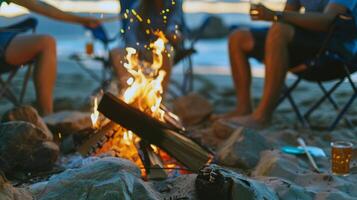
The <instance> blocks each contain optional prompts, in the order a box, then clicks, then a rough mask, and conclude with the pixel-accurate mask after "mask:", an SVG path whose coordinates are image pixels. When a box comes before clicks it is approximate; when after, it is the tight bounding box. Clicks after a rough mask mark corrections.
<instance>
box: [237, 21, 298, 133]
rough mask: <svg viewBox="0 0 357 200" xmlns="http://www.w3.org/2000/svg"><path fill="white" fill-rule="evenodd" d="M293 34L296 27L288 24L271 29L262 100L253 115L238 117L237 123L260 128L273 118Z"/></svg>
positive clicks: (277, 24)
mask: <svg viewBox="0 0 357 200" xmlns="http://www.w3.org/2000/svg"><path fill="white" fill-rule="evenodd" d="M293 36H294V28H293V27H292V26H290V25H287V24H283V23H276V24H273V26H272V27H271V29H270V30H269V33H268V37H267V41H266V49H265V66H266V72H265V83H264V92H263V96H262V99H261V102H260V104H259V106H258V108H257V110H256V111H255V112H254V113H253V114H252V115H250V116H247V117H241V118H237V119H236V120H235V121H236V122H237V123H239V124H241V125H243V126H247V127H252V128H259V127H262V126H264V125H266V124H267V123H268V122H269V121H270V120H271V117H272V113H273V111H274V109H275V107H276V103H277V101H278V99H279V96H280V94H281V90H282V87H283V84H284V80H285V77H286V74H287V71H288V64H289V54H288V45H289V43H290V41H291V40H292V38H293Z"/></svg>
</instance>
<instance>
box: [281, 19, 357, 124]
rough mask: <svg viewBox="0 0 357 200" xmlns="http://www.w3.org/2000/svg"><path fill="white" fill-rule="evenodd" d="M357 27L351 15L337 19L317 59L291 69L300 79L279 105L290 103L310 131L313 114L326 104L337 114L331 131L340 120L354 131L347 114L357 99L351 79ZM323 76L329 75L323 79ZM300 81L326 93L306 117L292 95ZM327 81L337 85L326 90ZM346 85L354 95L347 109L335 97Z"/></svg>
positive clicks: (356, 63)
mask: <svg viewBox="0 0 357 200" xmlns="http://www.w3.org/2000/svg"><path fill="white" fill-rule="evenodd" d="M354 23H355V22H354V19H353V17H351V16H349V15H339V16H337V17H336V19H335V21H334V23H333V24H332V26H331V27H330V30H329V33H328V36H327V37H326V39H325V41H324V43H323V45H322V48H321V49H320V50H319V52H318V53H317V55H316V57H315V58H313V59H311V60H309V61H307V62H306V63H304V64H303V65H299V66H297V67H294V68H292V69H291V72H292V73H293V74H294V75H296V76H297V79H296V80H295V81H294V82H293V83H292V84H291V85H290V86H285V89H284V91H283V94H282V96H281V98H280V100H279V102H278V104H277V105H279V104H280V103H282V102H283V101H284V100H285V99H288V101H289V103H290V104H291V106H292V108H293V110H294V112H295V113H296V115H297V118H298V120H299V121H300V122H301V124H302V125H303V126H304V127H305V128H309V127H310V124H309V122H308V119H309V117H310V116H311V114H312V113H313V112H314V111H315V110H316V109H317V108H318V107H319V106H320V105H321V104H322V103H323V102H324V101H326V100H328V102H329V103H331V104H332V106H333V108H334V109H335V110H336V112H337V116H336V118H335V120H334V121H333V122H332V124H331V125H330V126H329V130H333V129H335V127H336V126H337V125H338V123H339V122H340V121H341V119H344V120H345V122H346V123H347V125H348V126H350V127H353V125H352V123H351V121H350V120H349V119H348V118H347V117H346V116H345V114H346V112H347V111H348V109H349V108H350V106H351V104H352V103H353V101H354V100H355V99H356V97H357V87H356V85H355V83H354V82H353V80H352V78H351V74H352V73H354V72H356V71H357V59H356V56H357V54H356V53H357V50H356V48H357V45H356V44H357V42H356V41H357V30H356V28H355V24H354ZM339 66H340V67H339ZM326 70H327V72H328V71H330V70H331V73H326ZM322 72H324V73H323V74H326V75H323V76H322V75H321V74H322ZM301 80H305V81H309V82H314V83H317V85H318V86H319V88H320V89H321V90H322V92H323V96H322V97H321V98H320V99H318V100H317V101H316V103H315V104H314V105H313V106H312V107H311V108H310V109H308V110H307V112H306V113H304V114H302V113H301V112H300V110H299V108H298V106H297V105H296V102H295V101H294V99H293V97H292V95H291V94H292V92H293V90H294V89H295V88H296V87H297V86H298V84H299V83H300V82H301ZM328 81H335V83H334V85H333V86H332V87H331V88H329V89H327V88H326V87H325V86H324V83H325V82H328ZM346 81H347V83H348V84H349V85H350V86H351V88H352V92H353V93H352V95H351V97H350V99H349V100H348V102H347V103H346V105H344V106H343V107H340V106H339V105H338V104H337V103H336V101H335V100H334V98H333V96H332V94H333V92H334V91H336V89H337V88H338V87H339V86H340V85H341V84H342V83H344V82H346Z"/></svg>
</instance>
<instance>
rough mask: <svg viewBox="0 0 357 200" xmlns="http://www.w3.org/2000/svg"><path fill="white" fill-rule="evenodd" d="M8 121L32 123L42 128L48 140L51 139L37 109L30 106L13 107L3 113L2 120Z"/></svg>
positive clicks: (51, 136) (50, 133) (49, 132)
mask: <svg viewBox="0 0 357 200" xmlns="http://www.w3.org/2000/svg"><path fill="white" fill-rule="evenodd" d="M9 121H25V122H29V123H32V124H34V125H35V126H37V127H38V128H40V129H42V130H43V131H44V133H46V134H47V136H48V138H49V139H50V140H53V134H52V132H51V131H50V130H49V129H48V127H47V125H46V124H45V122H44V121H43V119H42V118H41V117H40V115H39V114H38V112H37V110H36V109H35V108H33V107H31V106H19V107H15V108H13V109H11V110H9V111H8V112H6V113H5V114H4V116H3V117H2V122H9Z"/></svg>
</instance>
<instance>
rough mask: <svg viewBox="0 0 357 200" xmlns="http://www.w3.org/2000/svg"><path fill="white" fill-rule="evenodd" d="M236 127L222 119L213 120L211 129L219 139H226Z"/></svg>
mask: <svg viewBox="0 0 357 200" xmlns="http://www.w3.org/2000/svg"><path fill="white" fill-rule="evenodd" d="M236 128H237V127H235V126H233V125H231V124H229V123H227V122H225V121H223V120H216V121H215V122H213V125H212V129H213V133H214V134H215V136H217V137H218V138H220V139H227V138H228V137H229V136H231V135H232V133H233V132H234V131H235V130H236Z"/></svg>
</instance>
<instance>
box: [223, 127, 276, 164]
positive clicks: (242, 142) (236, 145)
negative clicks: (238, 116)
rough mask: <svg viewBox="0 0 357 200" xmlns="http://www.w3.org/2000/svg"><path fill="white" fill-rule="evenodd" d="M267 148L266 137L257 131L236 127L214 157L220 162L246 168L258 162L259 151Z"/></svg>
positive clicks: (268, 146)
mask: <svg viewBox="0 0 357 200" xmlns="http://www.w3.org/2000/svg"><path fill="white" fill-rule="evenodd" d="M269 148H270V145H269V144H268V143H267V142H266V139H265V138H264V137H263V136H261V135H260V134H258V133H257V132H255V131H253V130H251V129H244V128H238V129H237V130H236V131H235V132H234V133H233V134H232V135H231V136H230V137H229V138H228V139H227V140H226V142H224V143H223V144H222V145H221V146H220V147H219V148H218V151H217V153H216V159H217V161H218V163H220V164H223V165H226V166H232V167H237V168H241V169H244V170H248V169H252V168H254V167H255V166H256V165H257V164H258V162H259V159H260V152H262V151H264V150H266V149H269Z"/></svg>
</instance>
